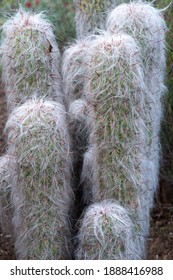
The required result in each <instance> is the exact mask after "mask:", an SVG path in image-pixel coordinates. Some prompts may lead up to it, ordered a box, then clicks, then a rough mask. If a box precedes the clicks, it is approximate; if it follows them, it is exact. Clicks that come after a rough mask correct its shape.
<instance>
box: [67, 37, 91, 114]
mask: <svg viewBox="0 0 173 280" xmlns="http://www.w3.org/2000/svg"><path fill="white" fill-rule="evenodd" d="M94 39H95V36H88V37H86V38H84V39H82V40H77V42H75V43H74V44H72V45H71V46H70V47H68V48H66V49H65V51H64V54H63V57H62V78H63V89H64V95H65V104H66V106H67V109H69V107H70V104H71V102H73V101H75V100H76V99H78V98H80V97H81V96H82V94H83V89H84V84H85V79H86V77H87V74H86V71H87V70H86V68H87V67H86V66H87V63H88V61H87V57H88V55H89V53H88V51H89V49H90V47H91V45H92V44H93V41H94ZM86 54H87V55H86Z"/></svg>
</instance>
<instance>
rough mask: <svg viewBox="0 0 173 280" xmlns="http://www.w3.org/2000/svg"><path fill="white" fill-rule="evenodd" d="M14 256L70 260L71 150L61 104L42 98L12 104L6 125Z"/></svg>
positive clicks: (63, 109) (64, 114)
mask: <svg viewBox="0 0 173 280" xmlns="http://www.w3.org/2000/svg"><path fill="white" fill-rule="evenodd" d="M6 133H7V142H8V153H9V154H12V155H13V156H14V157H15V160H14V161H13V163H12V164H11V166H12V167H13V168H11V170H10V180H11V181H12V182H13V186H12V202H13V207H14V219H13V224H14V231H15V250H16V256H17V258H18V259H70V258H71V230H70V223H69V211H70V209H71V206H72V204H73V192H72V188H71V184H70V177H71V155H70V138H69V134H68V128H67V121H66V113H65V108H64V106H63V105H62V104H60V103H56V102H53V101H45V100H37V99H33V100H29V101H28V102H26V103H24V104H23V105H21V106H19V107H16V108H15V109H14V111H13V113H12V114H11V115H10V117H9V119H8V121H7V124H6Z"/></svg>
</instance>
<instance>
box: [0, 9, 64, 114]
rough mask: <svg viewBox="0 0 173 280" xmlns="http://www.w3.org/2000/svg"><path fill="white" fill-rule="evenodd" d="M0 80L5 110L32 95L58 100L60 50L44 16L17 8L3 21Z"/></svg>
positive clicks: (60, 94)
mask: <svg viewBox="0 0 173 280" xmlns="http://www.w3.org/2000/svg"><path fill="white" fill-rule="evenodd" d="M2 32H3V40H2V45H1V53H2V66H3V72H2V80H3V82H4V84H5V89H6V95H7V104H8V110H9V111H12V110H13V109H14V107H15V106H16V104H18V103H23V102H25V101H26V100H28V99H29V98H31V97H32V96H36V97H48V98H49V99H50V100H55V101H56V100H57V98H58V101H59V102H62V100H63V95H62V91H61V79H60V72H59V67H60V53H59V49H58V46H57V43H56V40H55V36H54V34H53V28H52V25H51V23H50V22H49V21H47V19H45V16H44V15H43V14H42V13H40V14H32V13H29V12H25V11H24V10H22V9H20V10H19V11H18V13H17V14H16V15H15V16H14V17H13V18H10V19H9V20H7V22H6V23H5V24H4V25H3V28H2Z"/></svg>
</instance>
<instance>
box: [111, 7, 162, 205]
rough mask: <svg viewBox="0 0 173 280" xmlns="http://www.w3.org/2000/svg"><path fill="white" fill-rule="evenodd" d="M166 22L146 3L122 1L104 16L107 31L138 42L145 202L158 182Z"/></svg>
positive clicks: (151, 195)
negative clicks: (143, 90) (142, 91)
mask: <svg viewBox="0 0 173 280" xmlns="http://www.w3.org/2000/svg"><path fill="white" fill-rule="evenodd" d="M166 29H167V28H166V24H165V22H164V19H163V17H162V14H161V11H160V10H157V9H155V8H154V7H152V5H150V4H148V3H141V2H140V3H130V4H122V5H120V6H118V7H116V8H115V9H114V10H113V11H112V12H111V13H110V15H109V16H108V20H107V31H108V32H109V33H110V34H114V33H115V34H117V32H118V33H119V32H125V33H127V34H129V35H131V36H132V37H133V38H134V39H135V40H136V43H137V44H138V46H139V48H140V52H141V58H142V64H143V69H144V75H145V76H144V81H145V84H146V89H147V90H146V94H145V100H144V104H145V106H144V111H145V114H143V115H142V118H143V120H144V122H145V125H146V132H145V133H146V145H145V150H146V154H147V158H148V164H147V169H148V180H147V181H148V186H149V187H148V188H149V189H150V192H149V193H148V192H147V193H148V204H150V207H152V205H153V193H154V192H155V190H156V188H157V185H158V177H159V174H158V173H159V161H160V144H159V143H160V139H159V133H160V123H161V118H162V97H163V95H164V93H165V90H166V88H165V86H164V75H165V66H166V62H165V60H166V59H165V32H166Z"/></svg>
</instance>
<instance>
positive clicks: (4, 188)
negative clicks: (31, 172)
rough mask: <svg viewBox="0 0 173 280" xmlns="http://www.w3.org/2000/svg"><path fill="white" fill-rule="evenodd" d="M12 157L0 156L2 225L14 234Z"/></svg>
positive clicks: (5, 231)
mask: <svg viewBox="0 0 173 280" xmlns="http://www.w3.org/2000/svg"><path fill="white" fill-rule="evenodd" d="M10 162H12V157H11V156H9V155H4V156H2V157H1V158H0V226H1V229H2V231H3V232H4V233H5V234H8V235H12V232H13V230H12V205H11V186H10V184H9V176H10V174H9V169H10V168H9V166H10Z"/></svg>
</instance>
